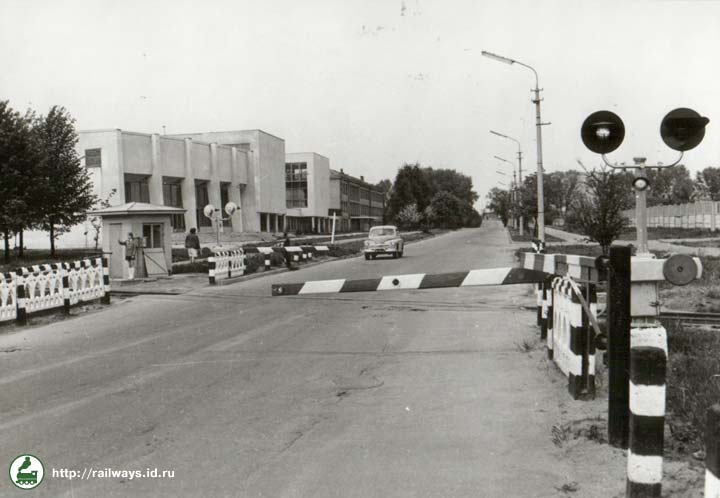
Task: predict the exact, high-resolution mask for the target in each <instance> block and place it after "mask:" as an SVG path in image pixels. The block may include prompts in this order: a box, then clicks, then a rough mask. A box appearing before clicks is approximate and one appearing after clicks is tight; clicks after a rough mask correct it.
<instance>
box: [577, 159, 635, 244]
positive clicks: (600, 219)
mask: <svg viewBox="0 0 720 498" xmlns="http://www.w3.org/2000/svg"><path fill="white" fill-rule="evenodd" d="M584 186H585V189H584V192H583V195H580V196H578V198H577V199H576V201H575V203H574V206H573V209H574V212H575V216H576V220H577V221H576V223H577V226H578V227H579V228H580V229H581V230H582V232H583V233H584V234H585V235H586V236H587V237H588V239H589V240H590V241H592V242H597V243H598V244H600V247H601V249H602V252H603V254H607V253H608V250H609V249H610V244H612V242H613V241H614V240H615V239H617V238H618V236H619V235H620V234H621V233H622V231H623V230H624V229H625V228H626V227H627V225H628V220H627V218H625V217H624V216H623V214H622V211H623V210H624V209H628V208H630V207H631V206H632V204H631V203H630V202H629V199H628V195H627V188H628V187H627V179H626V178H624V177H623V175H622V174H615V173H614V172H613V170H612V169H609V168H607V167H606V166H602V167H601V168H600V169H593V170H592V171H588V172H587V175H586V177H585V184H584Z"/></svg>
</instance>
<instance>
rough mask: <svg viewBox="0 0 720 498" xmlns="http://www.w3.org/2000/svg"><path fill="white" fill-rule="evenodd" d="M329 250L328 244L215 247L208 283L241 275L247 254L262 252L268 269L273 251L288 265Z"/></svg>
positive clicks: (210, 262) (270, 266)
mask: <svg viewBox="0 0 720 498" xmlns="http://www.w3.org/2000/svg"><path fill="white" fill-rule="evenodd" d="M329 251H330V247H329V246H288V247H271V246H259V247H258V246H247V247H244V248H240V247H225V248H224V247H216V248H213V249H212V252H213V255H212V256H210V257H209V258H208V279H209V281H210V284H216V283H218V282H219V281H220V280H224V279H229V278H233V277H240V276H243V275H244V274H245V270H246V269H247V265H246V256H247V255H249V254H262V255H263V266H264V268H265V270H270V269H271V268H272V259H271V255H272V254H273V253H278V254H282V255H283V257H284V258H285V262H286V264H288V265H290V263H291V262H296V263H299V262H300V260H301V259H302V261H307V260H310V259H312V258H313V255H314V254H326V253H328V252H329Z"/></svg>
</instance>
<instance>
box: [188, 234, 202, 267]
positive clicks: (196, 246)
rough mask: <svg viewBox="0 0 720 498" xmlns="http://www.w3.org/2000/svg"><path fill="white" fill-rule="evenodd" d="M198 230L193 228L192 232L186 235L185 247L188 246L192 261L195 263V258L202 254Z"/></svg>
mask: <svg viewBox="0 0 720 498" xmlns="http://www.w3.org/2000/svg"><path fill="white" fill-rule="evenodd" d="M196 232H197V230H196V229H194V228H191V229H190V233H189V234H187V237H185V247H186V248H187V252H188V257H189V258H190V262H191V263H194V262H195V258H197V257H198V255H199V254H200V237H198V236H197V233H196Z"/></svg>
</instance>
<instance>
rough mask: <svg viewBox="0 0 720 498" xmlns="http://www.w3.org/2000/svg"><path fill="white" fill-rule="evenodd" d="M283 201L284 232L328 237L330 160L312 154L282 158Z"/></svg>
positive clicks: (298, 154)
mask: <svg viewBox="0 0 720 498" xmlns="http://www.w3.org/2000/svg"><path fill="white" fill-rule="evenodd" d="M285 199H286V204H285V207H286V225H285V229H286V230H288V231H291V232H296V233H297V232H302V233H328V232H329V231H330V230H331V226H330V224H329V222H328V217H329V213H330V211H329V209H330V160H329V159H328V158H327V157H324V156H321V155H320V154H317V153H315V152H295V153H291V154H286V155H285Z"/></svg>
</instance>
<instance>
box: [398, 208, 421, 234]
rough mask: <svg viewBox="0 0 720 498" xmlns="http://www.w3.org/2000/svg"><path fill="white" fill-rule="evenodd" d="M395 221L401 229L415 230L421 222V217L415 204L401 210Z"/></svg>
mask: <svg viewBox="0 0 720 498" xmlns="http://www.w3.org/2000/svg"><path fill="white" fill-rule="evenodd" d="M397 219H398V223H399V224H400V226H401V227H402V228H416V227H417V226H418V225H419V224H420V221H422V215H421V214H420V211H419V210H418V207H417V204H414V203H413V204H408V205H407V206H405V207H404V208H402V209H401V210H400V212H399V213H398V214H397Z"/></svg>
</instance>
